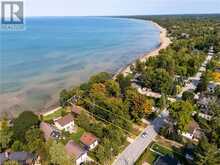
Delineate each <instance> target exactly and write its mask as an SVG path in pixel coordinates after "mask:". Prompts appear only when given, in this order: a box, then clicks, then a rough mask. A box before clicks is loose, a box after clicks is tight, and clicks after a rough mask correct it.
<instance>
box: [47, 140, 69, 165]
mask: <svg viewBox="0 0 220 165" xmlns="http://www.w3.org/2000/svg"><path fill="white" fill-rule="evenodd" d="M49 155H50V161H51V163H53V164H55V165H64V164H65V165H72V164H73V162H72V161H71V159H70V158H68V157H67V154H66V152H65V148H64V145H63V144H62V143H57V142H56V141H53V142H52V145H51V146H50V148H49Z"/></svg>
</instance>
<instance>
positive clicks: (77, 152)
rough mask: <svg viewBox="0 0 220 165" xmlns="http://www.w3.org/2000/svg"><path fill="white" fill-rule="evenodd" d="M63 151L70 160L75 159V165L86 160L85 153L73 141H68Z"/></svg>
mask: <svg viewBox="0 0 220 165" xmlns="http://www.w3.org/2000/svg"><path fill="white" fill-rule="evenodd" d="M65 151H66V153H67V155H68V156H69V157H70V158H74V159H75V164H76V165H80V164H82V163H83V162H86V160H87V151H86V150H85V149H83V148H81V147H80V145H79V144H77V143H75V142H74V141H73V140H70V141H68V143H67V144H66V145H65Z"/></svg>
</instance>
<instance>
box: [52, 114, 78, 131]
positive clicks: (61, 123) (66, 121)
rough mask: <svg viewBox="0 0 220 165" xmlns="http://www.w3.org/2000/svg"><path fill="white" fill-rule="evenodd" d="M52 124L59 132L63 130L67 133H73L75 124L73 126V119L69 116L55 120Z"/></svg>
mask: <svg viewBox="0 0 220 165" xmlns="http://www.w3.org/2000/svg"><path fill="white" fill-rule="evenodd" d="M54 124H55V126H56V127H57V128H58V129H59V130H61V131H62V130H64V131H66V132H69V133H73V132H74V126H75V124H74V118H73V116H72V115H71V114H68V115H66V116H64V117H61V118H58V119H55V120H54Z"/></svg>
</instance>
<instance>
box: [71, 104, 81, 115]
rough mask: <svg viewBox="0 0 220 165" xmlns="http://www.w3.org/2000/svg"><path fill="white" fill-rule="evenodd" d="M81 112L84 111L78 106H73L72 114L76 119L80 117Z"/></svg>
mask: <svg viewBox="0 0 220 165" xmlns="http://www.w3.org/2000/svg"><path fill="white" fill-rule="evenodd" d="M81 111H82V109H80V107H78V106H76V105H73V106H72V110H71V112H72V114H73V115H74V116H75V117H77V116H79V115H80V113H81Z"/></svg>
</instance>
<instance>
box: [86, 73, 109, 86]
mask: <svg viewBox="0 0 220 165" xmlns="http://www.w3.org/2000/svg"><path fill="white" fill-rule="evenodd" d="M111 78H112V75H111V74H109V73H107V72H101V73H98V74H96V75H94V76H92V77H91V78H90V80H89V83H90V84H94V83H104V82H105V81H107V80H110V79H111Z"/></svg>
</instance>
